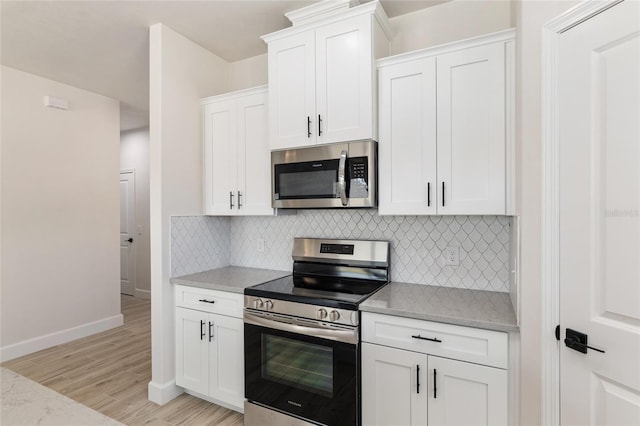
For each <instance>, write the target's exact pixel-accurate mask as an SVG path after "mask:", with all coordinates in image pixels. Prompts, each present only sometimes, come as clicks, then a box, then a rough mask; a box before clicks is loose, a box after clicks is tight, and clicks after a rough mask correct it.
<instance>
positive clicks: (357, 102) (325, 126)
mask: <svg viewBox="0 0 640 426" xmlns="http://www.w3.org/2000/svg"><path fill="white" fill-rule="evenodd" d="M371 19H372V18H371V16H360V17H355V18H351V19H345V20H343V21H339V22H337V23H335V24H330V25H327V26H324V27H322V28H320V29H318V30H316V99H317V100H316V105H317V114H318V116H317V117H315V119H316V120H318V123H317V133H316V135H317V138H318V143H331V142H341V141H348V140H355V139H366V138H372V137H373V82H374V80H373V75H374V73H373V62H372V61H373V54H372V53H371V49H372V45H373V44H372V39H371V38H372V30H371V25H372V24H371ZM320 120H321V121H320Z"/></svg>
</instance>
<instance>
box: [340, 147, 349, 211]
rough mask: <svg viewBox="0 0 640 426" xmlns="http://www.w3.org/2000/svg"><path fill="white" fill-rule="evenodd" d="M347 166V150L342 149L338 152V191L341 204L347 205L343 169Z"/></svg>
mask: <svg viewBox="0 0 640 426" xmlns="http://www.w3.org/2000/svg"><path fill="white" fill-rule="evenodd" d="M346 166H347V150H346V149H343V150H342V152H341V153H340V163H338V191H339V194H340V200H341V201H342V205H343V206H346V205H347V201H348V200H347V183H346V180H345V169H346Z"/></svg>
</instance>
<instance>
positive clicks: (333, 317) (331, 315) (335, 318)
mask: <svg viewBox="0 0 640 426" xmlns="http://www.w3.org/2000/svg"><path fill="white" fill-rule="evenodd" d="M329 319H330V320H331V321H338V320H339V319H340V312H338V311H331V312H330V313H329Z"/></svg>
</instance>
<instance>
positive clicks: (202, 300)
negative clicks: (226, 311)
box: [198, 299, 216, 304]
mask: <svg viewBox="0 0 640 426" xmlns="http://www.w3.org/2000/svg"><path fill="white" fill-rule="evenodd" d="M198 302H204V303H211V304H214V303H216V301H215V300H207V299H199V300H198Z"/></svg>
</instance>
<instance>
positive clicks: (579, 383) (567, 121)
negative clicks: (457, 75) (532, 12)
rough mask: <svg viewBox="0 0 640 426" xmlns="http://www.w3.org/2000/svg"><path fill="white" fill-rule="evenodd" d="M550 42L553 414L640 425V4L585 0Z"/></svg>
mask: <svg viewBox="0 0 640 426" xmlns="http://www.w3.org/2000/svg"><path fill="white" fill-rule="evenodd" d="M543 46H544V47H543V50H544V51H543V54H544V56H543V57H544V59H545V60H546V66H545V67H544V68H543V69H544V71H543V81H544V89H543V90H544V92H543V105H544V108H543V117H544V128H543V133H544V137H543V150H544V153H545V156H544V160H543V161H544V166H543V171H544V187H543V191H544V192H543V205H544V208H543V253H542V255H543V305H545V306H549V307H551V308H550V309H549V310H548V315H543V319H542V321H543V327H545V330H544V331H545V336H546V337H544V338H543V342H542V343H543V353H542V357H543V365H544V366H545V368H544V370H543V385H544V388H545V391H547V392H546V393H545V398H544V399H543V418H544V420H546V422H547V423H549V424H563V425H570V424H598V425H623V424H630V425H636V424H640V363H639V362H638V360H639V359H640V266H639V265H640V214H639V213H638V212H639V211H640V124H639V121H638V117H639V116H640V81H639V80H640V79H639V78H638V76H639V75H640V4H639V3H638V2H637V1H632V0H626V1H620V0H617V1H609V2H585V3H583V4H582V5H579V6H578V7H576V8H574V9H571V10H570V11H568V12H567V13H565V14H563V15H561V16H560V17H558V18H557V19H555V20H554V21H552V22H551V23H549V24H548V25H546V26H545V31H544V44H543ZM557 325H558V328H557V333H556V339H554V338H553V331H552V330H554V329H555V328H556V326H557ZM545 413H547V414H548V415H546V414H545Z"/></svg>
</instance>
